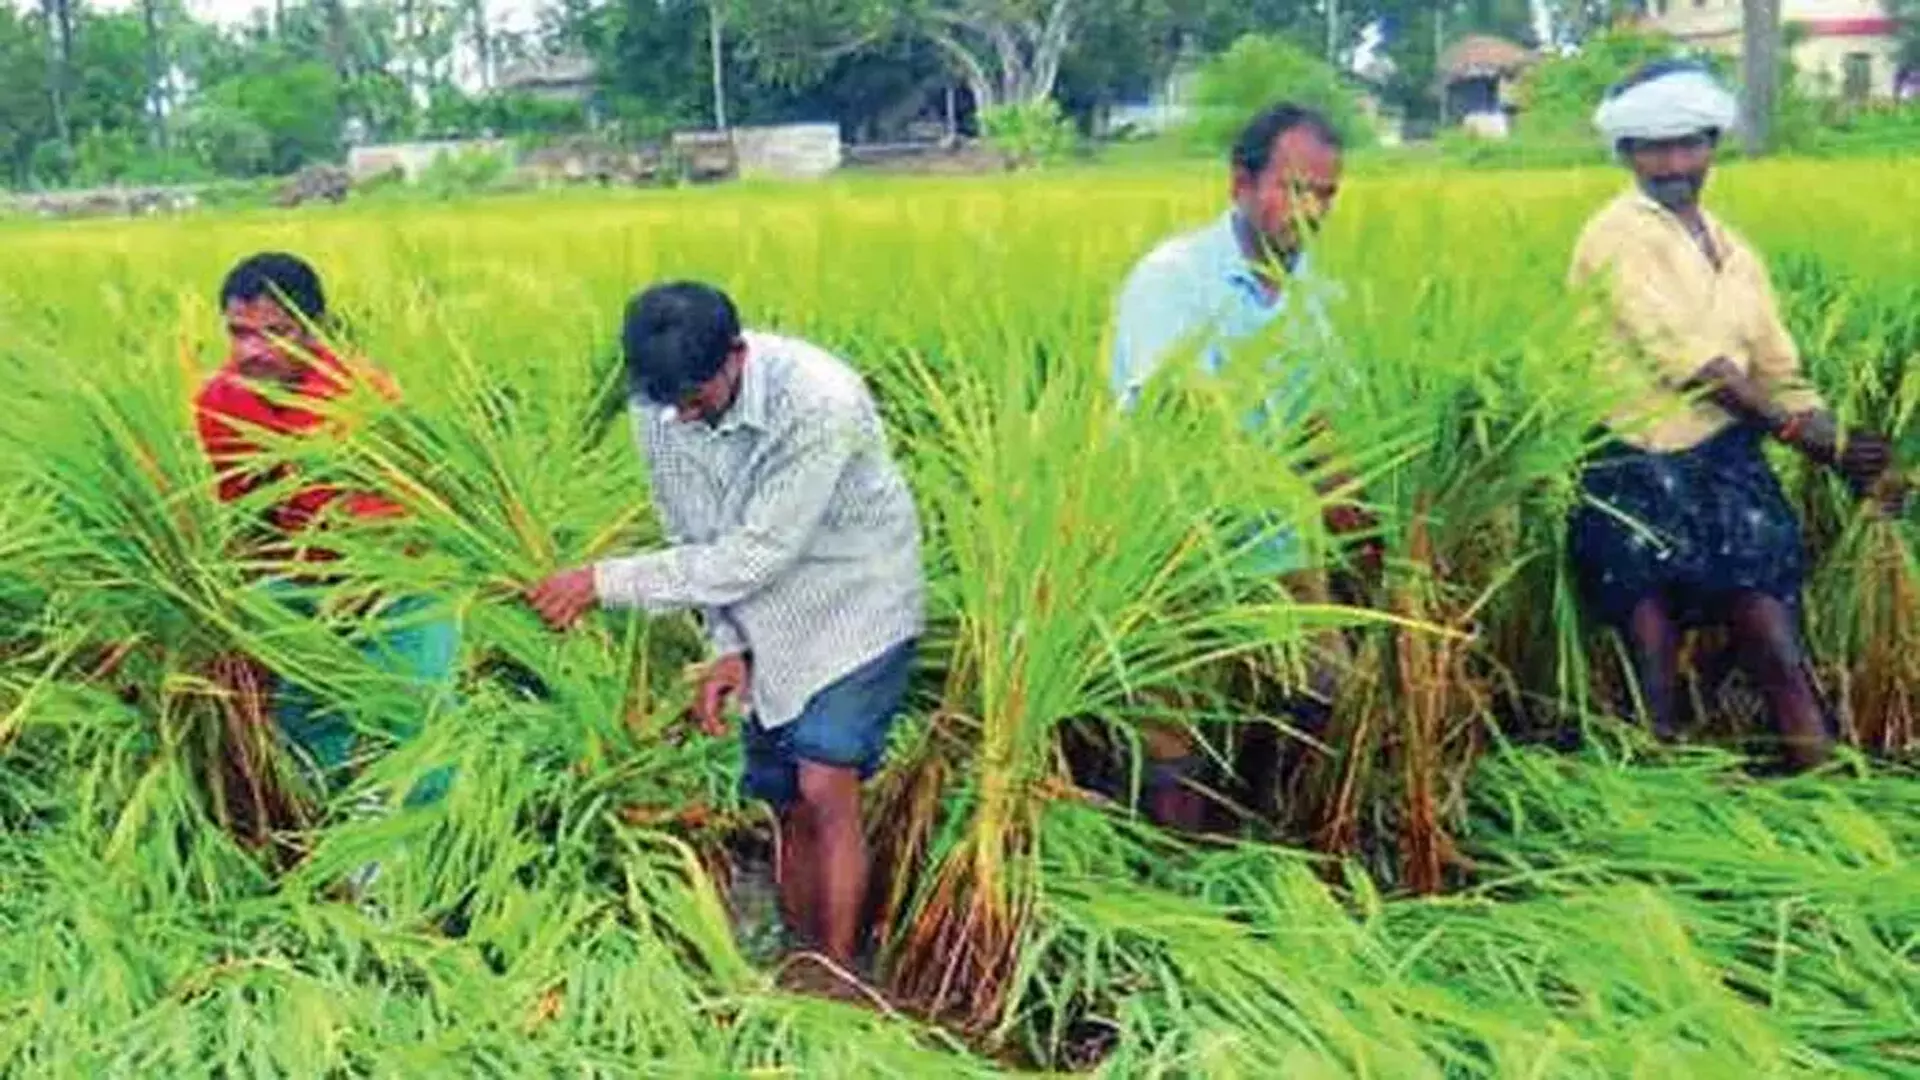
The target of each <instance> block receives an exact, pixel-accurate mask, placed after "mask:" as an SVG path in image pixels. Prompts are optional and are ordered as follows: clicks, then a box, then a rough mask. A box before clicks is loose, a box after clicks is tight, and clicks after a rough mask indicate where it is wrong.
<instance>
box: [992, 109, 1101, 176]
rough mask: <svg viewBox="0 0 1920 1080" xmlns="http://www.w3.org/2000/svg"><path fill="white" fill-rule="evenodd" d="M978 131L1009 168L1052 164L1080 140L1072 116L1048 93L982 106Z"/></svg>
mask: <svg viewBox="0 0 1920 1080" xmlns="http://www.w3.org/2000/svg"><path fill="white" fill-rule="evenodd" d="M980 133H981V135H983V136H984V137H985V138H986V140H987V144H988V145H990V146H992V147H993V148H994V149H995V150H997V151H999V153H1000V155H1001V156H1002V157H1003V158H1004V159H1005V160H1006V162H1007V165H1008V166H1009V167H1011V168H1031V167H1034V166H1037V165H1051V164H1055V163H1057V162H1059V161H1062V160H1065V159H1066V158H1067V157H1068V156H1070V155H1071V154H1072V153H1073V151H1074V148H1075V147H1076V146H1077V145H1078V143H1079V141H1080V135H1079V133H1078V132H1077V131H1076V130H1075V129H1074V126H1073V120H1072V119H1071V118H1070V117H1068V116H1067V114H1066V112H1065V111H1064V110H1062V109H1061V108H1060V103H1059V102H1057V101H1055V100H1053V99H1052V98H1050V97H1049V98H1041V99H1040V100H1039V101H1030V102H1024V103H1021V104H1017V105H992V106H989V107H987V108H985V109H982V110H981V111H980Z"/></svg>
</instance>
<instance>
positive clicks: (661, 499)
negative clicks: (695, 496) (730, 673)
mask: <svg viewBox="0 0 1920 1080" xmlns="http://www.w3.org/2000/svg"><path fill="white" fill-rule="evenodd" d="M644 432H645V429H644V427H642V441H643V442H645V441H646V439H645V434H644ZM658 453H660V450H659V449H658V447H657V446H654V445H652V444H649V446H648V454H649V457H650V458H652V457H653V455H657V454H658ZM652 496H653V512H654V514H655V516H657V517H658V518H659V519H660V527H661V529H662V530H663V531H664V532H665V533H666V536H667V543H668V544H669V545H670V546H671V547H676V548H677V547H685V546H687V544H688V542H689V541H690V540H691V538H692V534H693V531H692V529H691V528H689V526H688V522H687V508H686V505H685V503H684V502H683V499H684V497H685V489H684V488H683V487H678V486H675V485H673V484H670V483H660V482H657V478H656V483H655V484H654V485H653V489H652ZM700 625H701V627H702V628H703V629H704V630H705V631H706V634H707V641H708V642H709V643H710V644H711V645H712V646H713V651H714V653H715V654H716V655H719V656H725V655H727V654H728V653H737V652H743V651H745V649H746V647H747V638H746V635H745V634H744V633H742V632H741V630H740V627H739V625H738V624H736V623H735V622H734V621H733V617H732V616H731V615H729V614H727V609H726V608H725V607H724V606H722V605H717V604H716V605H709V606H706V607H702V608H701V609H700Z"/></svg>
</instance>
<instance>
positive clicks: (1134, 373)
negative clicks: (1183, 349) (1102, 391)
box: [1108, 256, 1202, 412]
mask: <svg viewBox="0 0 1920 1080" xmlns="http://www.w3.org/2000/svg"><path fill="white" fill-rule="evenodd" d="M1185 289H1186V285H1185V282H1184V280H1183V279H1182V278H1181V276H1180V275H1179V274H1177V273H1175V272H1174V271H1173V269H1172V268H1169V267H1166V266H1163V265H1161V263H1160V262H1159V261H1157V260H1156V258H1155V257H1154V256H1148V258H1147V259H1146V261H1144V262H1142V263H1141V264H1140V265H1139V266H1138V267H1136V268H1135V269H1134V271H1133V273H1132V274H1130V275H1128V277H1127V281H1126V284H1125V285H1124V286H1123V287H1122V288H1121V290H1120V296H1119V298H1118V300H1117V301H1116V302H1115V305H1114V325H1113V345H1112V357H1111V362H1110V364H1109V369H1108V388H1109V389H1110V390H1111V391H1112V393H1113V396H1114V400H1115V401H1116V402H1118V404H1119V406H1120V410H1121V411H1122V412H1130V411H1132V410H1133V408H1134V407H1135V406H1136V405H1138V404H1139V401H1140V395H1141V393H1142V392H1143V391H1144V390H1145V388H1146V385H1147V382H1148V381H1149V380H1150V379H1152V377H1153V373H1154V372H1155V371H1157V370H1158V369H1159V367H1160V365H1161V363H1163V362H1164V361H1165V360H1166V358H1167V356H1168V354H1169V353H1171V352H1173V351H1174V350H1176V349H1178V348H1179V347H1180V346H1181V345H1183V344H1191V343H1192V342H1193V339H1194V337H1195V335H1196V333H1197V332H1198V331H1199V330H1200V329H1201V325H1202V320H1201V319H1200V318H1198V317H1197V316H1196V315H1195V314H1194V312H1193V311H1192V307H1193V305H1192V304H1191V303H1189V302H1188V298H1187V294H1186V292H1185Z"/></svg>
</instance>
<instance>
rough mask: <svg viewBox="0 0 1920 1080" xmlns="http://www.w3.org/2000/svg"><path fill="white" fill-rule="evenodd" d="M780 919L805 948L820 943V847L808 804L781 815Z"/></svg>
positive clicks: (799, 805) (790, 808) (796, 806)
mask: <svg viewBox="0 0 1920 1080" xmlns="http://www.w3.org/2000/svg"><path fill="white" fill-rule="evenodd" d="M778 873H779V875H780V882H779V883H780V916H781V918H782V919H783V920H784V921H785V922H786V924H787V932H788V933H790V934H792V935H793V936H794V938H796V939H797V941H798V943H799V944H800V945H801V946H802V947H803V948H813V947H814V946H815V945H817V944H818V943H819V941H820V919H819V911H820V909H819V904H818V901H817V899H816V897H817V896H818V894H819V891H820V847H819V841H818V839H817V837H816V836H815V832H814V827H813V819H812V815H811V814H810V813H808V809H807V805H806V803H805V802H796V803H794V804H793V805H792V806H789V807H787V808H786V809H785V810H784V811H782V812H781V814H780V852H779V866H778Z"/></svg>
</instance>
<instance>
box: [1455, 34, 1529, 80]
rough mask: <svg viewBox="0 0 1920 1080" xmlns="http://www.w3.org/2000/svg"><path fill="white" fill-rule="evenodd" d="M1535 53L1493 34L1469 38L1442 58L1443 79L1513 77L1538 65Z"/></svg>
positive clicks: (1472, 35)
mask: <svg viewBox="0 0 1920 1080" xmlns="http://www.w3.org/2000/svg"><path fill="white" fill-rule="evenodd" d="M1537 59H1538V57H1537V56H1536V55H1535V53H1534V52H1533V50H1531V49H1528V48H1526V47H1524V46H1521V45H1517V44H1515V43H1514V42H1511V41H1508V40H1507V39H1506V38H1502V37H1494V36H1492V35H1491V34H1468V35H1467V36H1466V37H1463V38H1461V39H1460V40H1458V41H1456V42H1454V43H1453V44H1451V45H1449V46H1447V48H1446V51H1444V52H1442V53H1441V54H1440V75H1441V77H1442V78H1443V79H1445V80H1446V81H1447V82H1450V83H1454V82H1460V81H1461V80H1463V79H1484V78H1489V77H1492V76H1498V75H1511V74H1513V73H1514V72H1516V71H1519V70H1521V69H1523V68H1526V67H1528V66H1530V65H1532V64H1533V63H1534V61H1535V60H1537Z"/></svg>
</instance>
